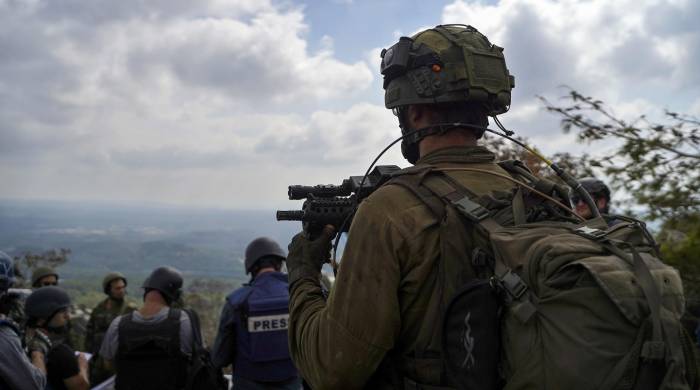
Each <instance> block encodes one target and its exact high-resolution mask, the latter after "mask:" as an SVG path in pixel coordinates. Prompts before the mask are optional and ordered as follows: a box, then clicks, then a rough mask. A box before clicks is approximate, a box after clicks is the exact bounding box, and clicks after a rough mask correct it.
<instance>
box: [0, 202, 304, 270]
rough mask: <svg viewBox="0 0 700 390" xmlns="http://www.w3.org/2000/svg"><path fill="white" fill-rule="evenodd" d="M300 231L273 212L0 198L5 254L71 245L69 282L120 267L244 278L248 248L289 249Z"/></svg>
mask: <svg viewBox="0 0 700 390" xmlns="http://www.w3.org/2000/svg"><path fill="white" fill-rule="evenodd" d="M300 229H301V225H300V224H298V223H293V222H277V221H276V220H275V213H274V210H217V209H195V208H185V207H171V206H163V205H157V204H154V205H137V204H109V203H84V202H51V201H18V200H0V250H3V251H5V252H7V253H9V254H10V255H21V254H22V253H23V252H26V251H32V252H41V251H44V250H48V249H53V248H70V249H71V250H72V255H71V257H70V261H69V263H68V264H66V265H64V266H62V267H61V274H62V275H64V276H65V277H75V278H82V277H86V276H93V275H101V274H103V273H104V272H105V271H107V270H118V271H121V272H124V273H126V274H127V275H132V276H135V277H143V276H144V275H146V274H148V273H149V272H150V271H151V270H152V269H153V268H154V267H156V266H159V265H164V264H168V265H172V266H174V267H177V268H178V269H180V270H182V271H183V272H184V273H185V274H186V275H192V276H204V277H216V278H235V279H241V280H242V279H245V271H244V268H243V263H242V260H243V257H244V251H245V247H246V245H247V244H248V242H250V240H252V239H253V238H255V237H258V236H262V235H265V236H269V237H272V238H274V239H276V240H277V241H278V242H279V243H280V245H282V246H283V247H286V245H287V244H288V243H289V241H290V239H291V237H292V236H293V235H294V234H295V233H296V232H297V231H299V230H300Z"/></svg>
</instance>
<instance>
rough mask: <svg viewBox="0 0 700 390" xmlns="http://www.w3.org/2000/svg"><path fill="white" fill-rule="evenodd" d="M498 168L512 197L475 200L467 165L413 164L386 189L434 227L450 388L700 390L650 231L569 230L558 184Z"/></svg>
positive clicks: (676, 292)
mask: <svg viewBox="0 0 700 390" xmlns="http://www.w3.org/2000/svg"><path fill="white" fill-rule="evenodd" d="M499 165H501V167H502V168H504V169H505V171H507V172H508V174H509V175H508V176H509V177H510V179H511V180H512V181H514V182H517V183H518V186H517V187H516V188H517V189H516V190H514V191H513V192H512V193H502V194H493V195H490V196H481V197H477V196H476V195H475V194H474V193H473V192H471V191H470V190H469V189H468V188H465V187H464V186H462V185H461V184H460V183H459V182H458V181H457V180H455V179H454V178H453V177H452V176H451V172H449V171H450V170H455V171H456V170H463V171H469V170H473V171H480V170H479V169H470V168H452V169H450V168H447V169H441V168H437V167H433V166H429V165H428V166H426V165H419V166H416V167H413V168H409V169H406V170H403V171H401V172H399V173H397V174H396V175H395V177H394V179H392V180H391V181H390V182H389V183H391V184H395V185H399V186H401V187H404V188H406V189H408V190H409V191H411V192H412V193H413V194H414V195H416V196H417V197H418V198H419V199H421V201H422V202H423V203H424V204H426V206H428V208H429V209H430V210H431V211H432V212H433V213H434V214H435V215H436V216H438V219H439V220H440V224H441V226H440V240H441V243H440V245H441V258H440V263H439V267H440V270H439V273H440V275H439V276H438V278H440V285H441V289H442V291H443V296H442V297H438V298H437V301H439V304H438V306H440V310H439V312H440V315H441V316H442V318H441V319H440V320H441V321H442V327H441V328H440V331H439V335H438V336H437V337H439V338H440V343H441V354H442V361H443V366H444V369H445V371H446V373H447V377H448V384H449V387H456V388H460V389H537V390H539V389H545V390H548V389H566V390H579V389H580V390H583V389H601V390H623V389H624V390H627V389H629V390H641V389H697V388H698V370H697V363H696V358H695V355H694V350H693V346H692V342H691V341H690V339H689V337H688V335H687V333H686V332H685V331H684V329H683V327H682V326H681V323H680V317H681V315H682V314H683V311H684V306H685V302H684V296H683V288H682V284H681V279H680V276H679V274H678V272H677V271H676V270H675V269H673V268H671V267H670V266H667V265H665V264H664V263H663V262H662V261H661V260H660V257H659V253H658V251H657V247H656V244H655V242H654V240H653V238H652V237H651V235H650V234H649V232H648V231H647V229H646V227H645V225H644V224H643V223H642V222H641V221H638V220H634V219H631V218H623V219H622V222H621V223H617V224H616V225H614V226H608V225H607V224H606V222H605V221H604V220H603V219H602V218H597V219H594V220H590V221H575V220H573V219H572V217H571V215H566V213H563V212H562V211H563V210H564V207H565V206H566V205H565V204H563V199H565V198H567V197H566V194H565V190H563V189H562V188H561V187H560V186H558V185H557V184H555V183H554V182H551V181H549V180H545V179H540V178H537V177H535V176H534V175H532V174H531V173H530V172H529V171H527V169H526V168H525V167H524V165H523V164H522V163H520V162H514V161H509V162H503V163H499ZM481 173H489V172H486V171H481ZM543 194H544V195H545V196H542V195H543ZM557 202H558V203H559V204H558V205H557ZM566 203H567V204H568V202H566ZM464 242H475V243H476V244H475V245H473V246H472V245H470V246H469V247H467V245H465V244H464ZM467 268H468V269H470V271H469V272H465V271H464V270H465V269H467ZM474 274H476V275H477V277H474ZM418 387H419V386H418ZM418 387H417V388H418Z"/></svg>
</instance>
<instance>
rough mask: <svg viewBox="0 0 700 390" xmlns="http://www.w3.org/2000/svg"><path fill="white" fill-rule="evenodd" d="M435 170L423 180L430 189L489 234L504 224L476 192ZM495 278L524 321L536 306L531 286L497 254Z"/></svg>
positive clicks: (516, 313)
mask: <svg viewBox="0 0 700 390" xmlns="http://www.w3.org/2000/svg"><path fill="white" fill-rule="evenodd" d="M435 172H436V173H437V174H435V175H431V176H429V177H427V178H426V179H425V180H424V181H423V185H424V186H425V187H426V188H428V190H430V191H431V192H433V193H434V194H435V195H436V196H439V197H440V198H442V199H444V200H445V202H446V203H448V204H451V205H452V206H453V207H455V209H456V210H457V211H459V213H460V214H461V215H462V216H464V217H465V218H466V219H467V220H468V221H470V222H471V223H472V224H474V226H475V227H477V228H480V229H482V230H483V231H484V232H485V233H486V235H487V236H490V235H491V234H492V233H496V232H498V231H500V230H501V229H502V228H503V227H502V226H501V224H499V223H498V222H497V221H496V220H495V219H494V218H493V217H492V216H491V213H490V212H489V210H488V209H487V208H486V207H484V206H483V205H481V204H480V203H479V201H478V197H477V195H476V194H475V193H474V192H472V191H471V190H469V189H468V188H466V187H464V186H463V185H462V184H460V183H459V182H457V181H456V180H455V179H453V178H452V177H450V176H449V175H447V174H445V173H444V172H439V171H435ZM493 282H494V283H496V284H497V285H498V286H500V287H501V288H502V289H503V290H505V291H506V292H507V293H508V294H507V295H508V297H507V302H506V303H507V304H509V305H511V308H512V310H513V313H514V314H515V315H516V316H517V317H518V318H519V319H520V321H522V322H523V323H525V322H527V321H528V320H529V319H530V318H531V317H532V316H533V315H534V314H535V312H536V309H535V306H534V305H533V303H532V302H531V301H530V299H528V297H529V295H530V294H528V290H529V288H528V287H527V285H526V284H525V282H524V281H523V280H522V278H521V277H520V276H519V275H518V274H516V273H515V272H513V271H512V270H511V269H510V267H508V266H507V265H506V264H505V263H503V261H502V260H501V259H500V257H499V256H494V276H493Z"/></svg>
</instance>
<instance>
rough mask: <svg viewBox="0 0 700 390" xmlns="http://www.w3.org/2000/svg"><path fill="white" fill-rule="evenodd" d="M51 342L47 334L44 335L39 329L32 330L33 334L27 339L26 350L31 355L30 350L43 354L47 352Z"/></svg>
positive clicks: (45, 354)
mask: <svg viewBox="0 0 700 390" xmlns="http://www.w3.org/2000/svg"><path fill="white" fill-rule="evenodd" d="M51 347H52V344H51V340H50V339H49V336H47V335H45V334H44V333H43V332H41V331H40V330H36V329H35V330H34V334H33V335H32V337H31V338H30V339H29V341H27V352H29V354H30V355H31V354H32V352H34V351H36V352H41V353H42V354H43V355H44V356H47V355H48V354H49V350H50V349H51Z"/></svg>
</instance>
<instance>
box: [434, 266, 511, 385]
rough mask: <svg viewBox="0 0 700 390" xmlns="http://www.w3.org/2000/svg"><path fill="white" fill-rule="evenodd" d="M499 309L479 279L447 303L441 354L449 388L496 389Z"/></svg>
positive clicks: (492, 292)
mask: <svg viewBox="0 0 700 390" xmlns="http://www.w3.org/2000/svg"><path fill="white" fill-rule="evenodd" d="M500 307H501V299H500V297H499V294H498V291H497V290H496V288H494V287H493V286H492V285H491V283H490V282H489V281H488V280H481V279H476V280H474V281H472V282H470V283H468V284H466V285H465V286H464V287H463V288H462V289H461V290H459V291H458V292H457V293H456V294H455V295H454V297H453V298H452V299H451V300H450V303H449V304H448V306H447V309H446V310H445V314H444V317H443V321H442V327H443V328H442V351H443V361H444V362H445V365H446V366H447V373H448V376H449V378H450V382H451V385H453V386H456V387H458V388H460V389H484V390H490V389H497V388H500V387H499V384H500V376H499V370H498V367H499V361H500V350H501V348H500V342H501V335H500V311H501V310H500Z"/></svg>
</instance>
